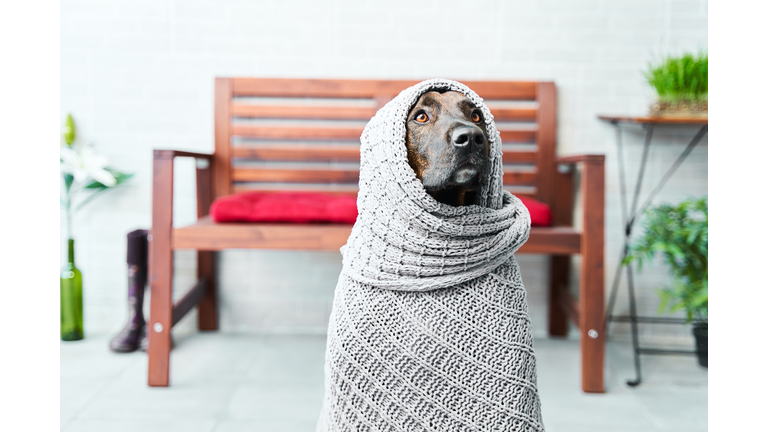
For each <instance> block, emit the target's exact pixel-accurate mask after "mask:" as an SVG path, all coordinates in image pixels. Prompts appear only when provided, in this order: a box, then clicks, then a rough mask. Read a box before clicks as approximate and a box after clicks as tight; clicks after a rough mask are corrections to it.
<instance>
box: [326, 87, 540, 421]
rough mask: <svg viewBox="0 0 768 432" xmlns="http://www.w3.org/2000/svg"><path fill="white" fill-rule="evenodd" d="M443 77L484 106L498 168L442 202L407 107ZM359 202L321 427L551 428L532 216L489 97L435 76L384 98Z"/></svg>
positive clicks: (364, 152)
mask: <svg viewBox="0 0 768 432" xmlns="http://www.w3.org/2000/svg"><path fill="white" fill-rule="evenodd" d="M434 89H447V90H455V91H458V92H461V93H463V94H465V95H467V97H469V98H470V99H471V100H472V101H473V102H474V103H475V104H476V105H477V106H478V107H479V108H480V109H481V110H482V111H483V114H484V118H485V119H486V124H485V127H486V130H487V132H488V136H489V137H490V157H491V164H492V170H491V175H490V176H488V179H487V180H486V181H485V183H484V184H483V185H482V186H481V190H480V193H479V194H478V195H479V198H478V200H479V201H480V202H479V204H478V205H471V206H465V207H453V206H449V205H446V204H442V203H439V202H437V201H436V200H434V199H433V198H432V197H431V196H429V195H428V194H427V193H426V191H425V190H424V187H423V186H422V184H421V182H420V181H419V179H418V178H416V175H415V173H414V172H413V170H412V169H411V167H410V166H409V165H408V158H407V154H406V148H405V133H406V131H405V124H406V117H407V115H408V111H409V110H410V108H411V107H412V106H413V105H414V104H415V103H416V101H417V100H418V98H419V97H420V96H421V95H422V94H423V93H425V92H427V91H430V90H434ZM357 205H358V212H359V215H358V218H357V222H356V223H355V225H354V227H353V229H352V233H351V235H350V237H349V240H348V241H347V244H346V245H345V246H344V247H342V255H343V268H342V272H341V275H340V276H339V282H338V285H337V286H336V292H335V297H334V301H333V310H332V312H331V318H330V322H329V326H328V345H327V348H326V355H325V399H324V402H323V407H322V410H321V414H320V419H319V421H318V424H317V431H318V432H326V431H435V432H438V431H439V432H444V431H543V430H544V427H543V424H542V420H541V408H540V402H539V396H538V392H537V389H536V359H535V355H534V351H533V339H532V336H531V320H530V318H529V316H528V306H527V304H526V293H525V288H524V287H523V283H522V279H521V277H520V269H519V267H518V265H517V262H516V261H515V258H514V256H513V253H514V252H515V251H516V250H517V249H519V248H520V246H521V245H522V244H523V243H525V241H526V240H527V239H528V233H529V231H530V216H529V214H528V211H527V210H526V208H525V207H524V206H523V204H522V203H521V202H520V200H518V199H517V198H516V197H514V196H513V195H511V194H510V193H509V192H507V191H504V190H503V189H502V164H501V139H500V137H499V134H498V132H497V131H496V126H495V124H494V122H493V116H492V115H491V113H490V111H489V110H488V108H487V107H486V106H485V104H484V103H483V100H482V99H481V98H480V97H479V96H478V95H477V94H475V93H474V92H473V91H472V90H470V89H469V88H467V87H466V86H464V85H463V84H460V83H458V82H455V81H449V80H443V79H434V80H429V81H424V82H422V83H419V84H417V85H415V86H413V87H411V88H408V89H406V90H404V91H403V92H402V93H400V95H398V96H397V97H396V98H395V99H393V100H392V101H391V102H389V103H388V104H387V105H385V106H384V107H383V108H381V109H380V110H379V111H378V112H377V113H376V115H375V116H374V117H373V118H372V119H371V121H370V122H369V123H368V125H367V126H366V128H365V130H364V131H363V135H362V137H361V147H360V192H359V195H358V200H357Z"/></svg>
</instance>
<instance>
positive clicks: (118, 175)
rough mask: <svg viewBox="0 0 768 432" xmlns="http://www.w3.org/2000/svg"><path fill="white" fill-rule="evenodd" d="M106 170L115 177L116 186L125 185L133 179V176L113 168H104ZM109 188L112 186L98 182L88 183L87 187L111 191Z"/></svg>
mask: <svg viewBox="0 0 768 432" xmlns="http://www.w3.org/2000/svg"><path fill="white" fill-rule="evenodd" d="M104 169H105V170H106V171H109V173H110V174H112V175H113V176H114V177H115V186H117V185H119V184H121V183H125V182H126V181H128V180H129V179H130V178H131V177H133V174H126V173H122V172H120V171H118V170H116V169H112V168H104ZM115 186H112V187H115ZM109 187H110V186H107V185H105V184H103V183H101V182H98V181H96V180H93V181H91V182H90V183H88V184H87V185H86V186H85V188H86V189H99V190H103V189H109Z"/></svg>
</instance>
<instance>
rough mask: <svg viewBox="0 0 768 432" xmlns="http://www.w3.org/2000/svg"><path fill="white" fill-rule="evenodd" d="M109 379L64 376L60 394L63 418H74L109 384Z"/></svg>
mask: <svg viewBox="0 0 768 432" xmlns="http://www.w3.org/2000/svg"><path fill="white" fill-rule="evenodd" d="M109 383H110V381H109V380H89V379H83V378H63V379H62V380H61V386H60V388H61V391H60V394H59V401H60V402H59V405H60V412H61V415H60V416H61V418H62V419H72V418H74V417H75V416H77V414H78V413H79V412H80V411H82V410H83V409H84V408H85V407H86V406H87V405H88V404H89V403H90V402H92V401H93V399H94V398H95V397H96V396H97V395H98V394H99V392H101V391H102V390H104V388H106V387H107V386H108V385H109Z"/></svg>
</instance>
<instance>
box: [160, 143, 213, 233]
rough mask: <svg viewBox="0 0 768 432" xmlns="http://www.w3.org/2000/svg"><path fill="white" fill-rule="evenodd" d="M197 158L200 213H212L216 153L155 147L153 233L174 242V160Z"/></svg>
mask: <svg viewBox="0 0 768 432" xmlns="http://www.w3.org/2000/svg"><path fill="white" fill-rule="evenodd" d="M177 157H193V158H195V159H197V164H196V169H195V171H196V178H197V181H196V183H197V217H198V218H202V217H204V216H207V215H208V209H209V208H210V207H211V203H212V202H213V163H212V162H213V155H211V154H206V153H195V152H188V151H179V150H154V152H153V162H152V237H153V238H154V239H157V238H158V237H160V238H162V239H163V240H166V241H169V242H170V236H171V232H172V230H173V160H174V159H175V158H177Z"/></svg>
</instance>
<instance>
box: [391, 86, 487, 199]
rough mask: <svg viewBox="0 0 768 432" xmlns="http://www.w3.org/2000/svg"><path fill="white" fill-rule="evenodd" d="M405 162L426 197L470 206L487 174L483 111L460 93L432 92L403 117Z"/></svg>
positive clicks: (424, 96) (420, 99) (421, 98)
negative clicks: (405, 117)
mask: <svg viewBox="0 0 768 432" xmlns="http://www.w3.org/2000/svg"><path fill="white" fill-rule="evenodd" d="M405 146H406V148H407V150H408V163H409V164H410V165H411V168H413V171H414V172H415V173H416V177H418V178H419V180H421V182H422V184H423V185H424V188H425V189H426V191H427V193H428V194H430V195H431V196H432V197H433V198H435V199H436V200H437V201H440V202H442V203H445V204H450V205H454V206H459V205H470V204H474V200H475V197H476V195H477V191H478V190H479V188H480V185H481V184H482V181H483V180H485V178H486V176H487V175H488V173H489V171H490V163H489V159H488V154H489V144H488V134H487V132H486V131H485V119H484V118H483V113H482V111H480V109H479V108H478V107H476V106H475V105H474V104H473V103H472V102H471V101H470V100H469V98H468V97H466V96H465V95H463V94H461V93H459V92H455V91H449V92H444V93H439V92H436V91H431V92H427V93H424V94H423V95H421V97H420V98H419V100H418V101H417V102H416V105H414V106H413V108H412V109H411V111H410V112H409V113H408V118H407V121H406V139H405Z"/></svg>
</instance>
